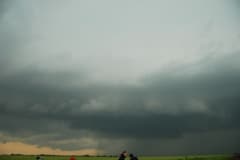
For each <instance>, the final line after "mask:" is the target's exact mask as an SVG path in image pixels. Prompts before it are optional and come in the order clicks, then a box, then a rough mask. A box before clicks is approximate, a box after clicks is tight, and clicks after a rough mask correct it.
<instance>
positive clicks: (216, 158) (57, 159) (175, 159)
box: [0, 155, 230, 160]
mask: <svg viewBox="0 0 240 160" xmlns="http://www.w3.org/2000/svg"><path fill="white" fill-rule="evenodd" d="M42 158H43V159H44V160H68V159H69V156H42ZM75 158H76V160H117V159H118V158H117V157H82V156H76V157H75ZM35 159H36V156H10V155H0V160H35ZM229 159H230V156H226V155H205V156H187V157H185V156H164V157H139V160H229ZM126 160H127V159H126Z"/></svg>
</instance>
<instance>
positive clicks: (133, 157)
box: [129, 153, 138, 160]
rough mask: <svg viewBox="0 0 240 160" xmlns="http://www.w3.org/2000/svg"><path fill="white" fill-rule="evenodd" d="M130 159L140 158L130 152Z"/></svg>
mask: <svg viewBox="0 0 240 160" xmlns="http://www.w3.org/2000/svg"><path fill="white" fill-rule="evenodd" d="M129 157H130V160H138V157H137V156H135V155H133V154H132V153H131V154H129Z"/></svg>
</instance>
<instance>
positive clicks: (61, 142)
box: [0, 1, 240, 155]
mask: <svg viewBox="0 0 240 160" xmlns="http://www.w3.org/2000/svg"><path fill="white" fill-rule="evenodd" d="M14 2H15V1H14ZM14 2H11V3H9V2H7V1H0V72H1V74H0V140H1V141H2V142H6V141H12V140H19V141H23V142H26V143H31V144H37V145H39V146H46V145H49V146H51V147H53V148H62V149H66V150H74V149H84V148H97V149H101V150H104V151H105V153H106V154H117V153H118V152H120V151H121V150H123V149H128V150H130V151H133V152H136V153H137V154H140V155H160V154H201V153H232V152H236V151H238V149H239V148H240V141H239V138H240V124H239V121H240V118H239V114H240V108H239V106H240V64H239V60H240V48H239V47H237V46H236V45H235V44H239V42H240V41H239V40H240V39H239V37H238V38H236V39H234V42H232V43H231V45H230V44H229V46H231V47H232V49H231V50H229V49H228V43H227V44H226V45H225V49H224V47H223V48H222V46H218V47H216V46H214V47H210V48H208V47H209V46H208V47H204V46H202V47H203V48H204V49H202V50H201V49H200V51H199V50H198V51H197V52H199V54H202V55H203V56H202V57H200V58H196V59H194V58H193V59H192V60H191V63H189V62H188V61H187V62H186V63H183V64H181V63H179V64H177V65H176V66H174V65H173V63H174V62H175V61H174V59H173V60H170V61H169V62H168V63H167V64H168V65H169V66H173V67H169V68H168V67H166V66H163V69H159V70H158V69H157V70H153V71H152V72H148V70H149V68H146V67H144V64H143V68H139V70H141V69H143V71H144V72H143V73H142V72H139V71H136V72H137V73H139V75H137V76H136V77H137V80H136V79H135V78H136V77H135V76H133V77H134V78H132V74H131V73H132V72H129V71H127V70H126V69H125V68H121V65H120V66H119V67H117V66H115V65H114V64H111V63H110V62H109V63H108V62H107V61H108V60H109V59H107V60H106V61H104V63H103V66H104V65H106V64H107V65H108V64H109V66H108V67H107V69H106V72H104V71H103V73H101V72H99V70H98V69H96V68H98V65H99V64H96V66H97V67H96V68H95V67H93V68H91V67H90V69H89V66H88V61H87V62H85V60H86V59H85V58H84V57H83V56H82V57H81V56H80V58H79V57H78V56H79V55H80V54H83V55H84V53H82V50H79V52H81V53H79V52H76V53H75V51H72V52H73V53H72V52H71V51H68V50H64V49H63V50H62V51H61V52H60V53H59V51H60V50H61V49H62V48H61V47H62V46H59V48H57V49H56V50H52V49H51V47H49V48H48V46H46V44H45V43H44V42H42V41H41V40H42V39H41V34H42V30H40V29H39V28H37V27H36V28H34V27H33V28H32V29H31V31H28V28H31V27H30V25H29V24H30V22H28V21H37V20H38V19H37V20H36V19H35V20H33V19H34V18H33V19H32V18H31V16H29V15H28V16H27V14H26V13H27V12H30V13H31V12H33V11H32V10H34V9H35V10H36V11H35V12H34V13H35V15H34V16H36V17H37V18H39V21H41V16H40V17H38V12H37V7H36V6H34V5H33V6H31V5H29V6H28V5H27V2H28V1H23V3H22V6H24V7H23V8H27V11H25V12H26V13H22V12H23V11H22V10H21V8H20V9H19V8H18V7H17V6H16V4H15V3H17V2H15V3H14ZM72 2H75V1H72ZM18 3H19V2H18ZM35 3H36V4H35ZM31 4H32V3H31ZM33 4H35V5H38V3H37V2H33ZM46 4H47V3H46V2H44V5H43V6H40V8H41V7H45V5H46ZM110 5H113V4H110ZM20 6H21V5H20ZM49 6H50V8H51V7H52V6H51V4H49ZM31 7H36V8H34V9H32V10H31V9H29V8H31ZM121 7H122V6H121ZM131 7H133V6H130V8H131ZM51 9H53V10H54V8H51ZM131 9H132V8H131ZM137 9H138V8H137ZM137 9H136V10H137ZM19 10H20V11H19ZM56 10H57V9H56ZM137 11H138V12H139V10H137ZM19 12H21V14H22V15H20V16H18V13H19ZM46 12H49V11H46ZM55 12H56V13H58V10H57V11H55ZM55 12H54V13H55ZM129 12H130V11H129ZM54 13H52V12H49V14H50V15H51V16H54V15H52V14H54ZM25 14H26V15H25ZM45 14H46V13H45ZM45 14H44V15H45ZM80 14H81V13H80ZM24 15H25V16H24ZM21 16H23V17H24V18H22V19H19V18H21ZM89 16H90V20H93V21H94V20H95V19H91V16H92V15H89ZM94 16H96V15H94ZM131 16H134V15H131ZM43 17H44V16H43ZM43 19H44V18H43ZM21 20H22V24H21V23H20V22H21ZM90 20H89V21H90ZM126 21H127V20H126ZM216 21H217V20H216ZM14 22H15V23H14ZM83 22H85V21H83ZM87 23H88V22H86V24H87ZM89 23H90V22H89ZM92 23H95V22H92ZM96 23H97V25H99V24H101V22H98V21H97V20H96ZM238 25H239V24H238ZM43 26H44V25H43ZM25 27H26V28H25ZM45 27H46V28H47V29H46V30H48V29H49V28H50V26H45ZM48 27H49V28H48ZM63 28H64V26H63ZM49 30H50V29H49ZM210 30H211V32H213V31H212V29H210ZM43 31H45V30H43ZM120 31H121V30H120ZM120 31H119V32H120ZM19 32H21V33H19ZM101 32H105V31H101ZM109 32H110V33H109V34H110V35H111V34H113V33H111V31H109ZM38 33H39V35H38ZM227 33H228V32H227ZM70 34H71V33H70ZM43 35H45V34H43ZM38 36H39V37H40V38H39V37H38ZM38 38H39V39H40V40H39V39H38ZM215 38H216V37H215ZM220 38H222V37H221V36H220ZM220 38H219V39H220ZM63 39H64V33H63ZM217 39H218V37H217ZM73 40H74V38H73ZM50 41H51V40H49V43H51V42H50ZM213 41H214V40H213ZM35 42H36V44H35ZM37 43H40V44H41V47H43V48H44V47H46V49H43V50H38V48H41V47H39V46H38V44H37ZM43 43H44V44H43ZM56 43H57V42H56ZM59 43H60V42H59ZM71 43H74V42H69V48H71V47H73V48H74V47H75V46H71V45H70V44H71ZM214 43H215V42H214ZM222 43H223V44H225V42H222ZM104 44H105V43H104ZM104 44H103V45H104ZM52 45H53V46H55V47H57V46H58V45H57V44H52ZM92 45H94V43H93V44H92ZM113 45H114V44H113ZM173 46H174V44H173ZM123 47H124V46H123ZM147 47H149V46H147ZM153 47H154V46H153ZM234 47H235V48H234ZM96 48H97V49H99V48H98V47H96ZM110 48H111V47H110ZM120 48H121V46H120ZM200 48H201V47H200ZM226 48H227V49H226ZM35 49H36V50H35ZM58 49H59V50H58ZM85 51H86V52H85V53H86V54H87V53H88V52H90V51H89V50H85ZM112 51H113V52H114V49H113V50H112ZM130 51H132V50H130ZM149 51H151V49H149ZM164 51H165V50H164ZM35 52H36V53H35ZM41 52H42V54H38V53H41ZM55 52H56V53H55ZM99 52H108V50H107V49H103V48H101V49H100V50H99ZM53 53H54V54H57V55H58V53H59V57H60V59H58V58H59V57H58V56H57V57H55V55H54V54H53ZM45 54H46V55H45ZM52 54H53V55H52ZM99 54H100V55H101V53H96V54H95V55H94V54H93V57H98V56H99ZM112 54H114V53H111V54H107V55H108V57H111V56H113V57H114V55H112ZM166 54H167V53H166ZM48 55H49V56H48ZM126 55H127V54H126ZM126 55H123V57H124V56H126ZM173 55H174V54H173ZM173 55H171V56H173ZM38 56H39V57H38ZM41 56H43V57H45V56H46V57H45V58H42V57H41ZM68 56H73V57H74V56H76V57H75V58H76V59H78V58H79V61H78V60H76V61H77V62H79V64H77V65H73V66H71V65H69V64H73V63H74V64H75V61H74V58H72V61H71V60H70V61H69V59H68V58H66V60H65V57H68ZM104 56H106V55H104ZM104 56H103V57H101V56H100V57H101V58H99V57H98V58H96V59H94V58H93V59H92V61H91V60H89V63H90V64H92V66H94V65H95V63H97V62H98V60H99V61H102V58H103V59H104ZM36 57H37V58H36ZM146 57H148V56H147V55H146ZM180 57H181V56H180ZM186 57H187V56H186ZM193 57H195V56H193ZM117 58H119V57H117ZM136 58H138V57H136ZM156 58H159V59H161V58H162V56H159V57H156ZM81 59H84V61H81ZM129 59H131V58H129ZM143 59H144V58H143ZM112 60H113V63H114V61H115V60H114V59H112ZM182 60H183V59H182ZM119 61H121V57H120V58H119ZM126 61H127V60H126ZM141 61H143V60H141ZM141 61H140V62H141ZM178 61H181V58H180V59H179V60H178ZM183 61H184V60H183ZM56 62H57V63H56ZM121 62H122V63H124V64H125V60H122V61H121ZM140 62H139V63H140ZM153 62H154V63H155V62H156V64H154V65H153V67H155V65H156V66H157V65H158V63H157V61H155V60H153ZM161 62H162V63H165V62H163V61H161ZM161 62H160V63H161ZM184 62H185V61H184ZM93 63H94V64H93ZM124 64H123V66H124ZM126 64H127V65H128V62H126ZM116 65H118V64H116ZM100 66H101V65H100ZM136 66H137V63H136ZM136 66H133V68H135V67H136ZM158 67H159V66H158ZM158 67H157V68H158ZM119 68H120V69H119ZM160 68H161V67H160ZM129 70H130V68H129ZM125 71H126V73H125ZM96 72H98V73H97V74H95V73H96ZM133 72H134V71H133ZM112 73H113V75H112ZM118 73H119V79H121V81H122V82H120V83H115V78H116V79H117V78H118V77H116V75H118ZM125 74H126V76H125ZM128 74H129V75H128ZM111 75H112V77H113V78H112V77H111ZM122 75H124V76H122ZM108 76H109V78H108ZM114 76H115V77H114ZM99 77H100V78H99ZM102 77H103V78H102ZM139 77H140V78H139ZM122 78H123V79H122ZM112 81H113V82H112ZM109 82H112V83H109ZM201 142H203V143H201ZM146 146H148V147H146Z"/></svg>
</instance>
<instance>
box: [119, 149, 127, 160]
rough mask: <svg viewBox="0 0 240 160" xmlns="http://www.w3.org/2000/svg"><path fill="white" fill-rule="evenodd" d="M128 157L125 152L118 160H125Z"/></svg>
mask: <svg viewBox="0 0 240 160" xmlns="http://www.w3.org/2000/svg"><path fill="white" fill-rule="evenodd" d="M126 157H127V151H123V152H122V153H121V154H120V156H119V158H118V160H125V158H126Z"/></svg>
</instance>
